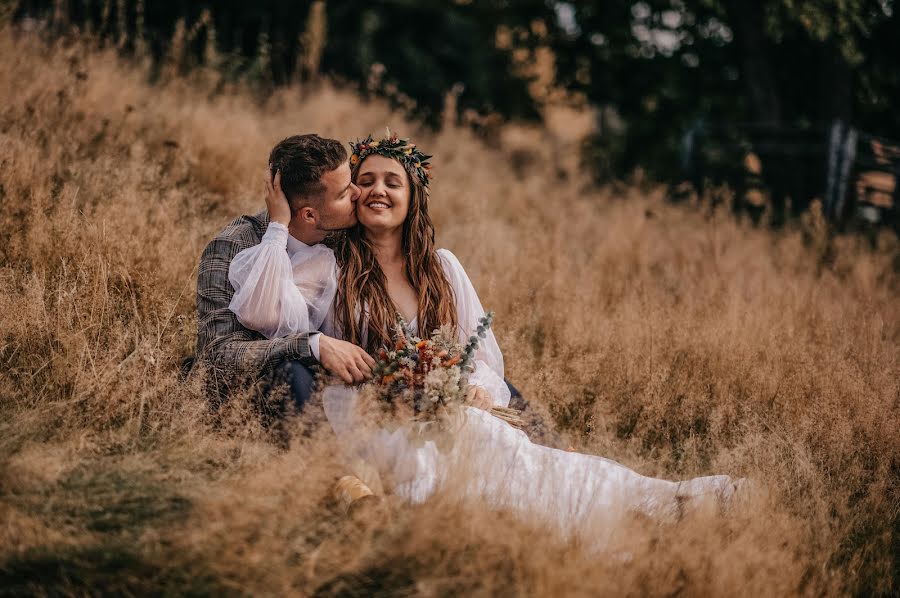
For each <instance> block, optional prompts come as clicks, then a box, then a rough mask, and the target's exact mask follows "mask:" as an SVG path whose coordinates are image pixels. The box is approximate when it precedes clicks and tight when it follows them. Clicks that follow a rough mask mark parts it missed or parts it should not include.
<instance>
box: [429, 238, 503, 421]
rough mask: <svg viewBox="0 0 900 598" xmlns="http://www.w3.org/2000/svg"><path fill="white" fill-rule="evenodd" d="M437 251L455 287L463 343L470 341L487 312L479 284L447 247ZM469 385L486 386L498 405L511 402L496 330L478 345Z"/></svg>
mask: <svg viewBox="0 0 900 598" xmlns="http://www.w3.org/2000/svg"><path fill="white" fill-rule="evenodd" d="M437 254H438V256H439V257H440V259H441V263H442V265H443V266H444V273H445V274H446V275H447V280H448V281H449V282H450V286H451V287H452V288H453V296H454V298H455V301H456V314H457V318H458V320H459V339H460V342H462V343H466V342H468V339H469V337H470V336H471V335H472V334H473V333H474V331H475V328H477V327H478V320H479V318H481V317H482V316H483V315H484V313H485V312H484V308H483V307H482V306H481V301H480V300H479V299H478V294H477V293H476V292H475V287H473V286H472V281H470V280H469V277H468V276H467V275H466V271H465V270H464V269H463V267H462V264H460V263H459V260H458V259H456V256H455V255H453V253H451V252H450V251H448V250H447V249H439V250H438V251H437ZM469 384H472V385H473V386H481V387H482V388H484V389H485V390H486V391H487V392H488V393H489V394H490V395H491V400H492V401H493V403H494V405H496V406H498V407H506V406H507V405H509V387H508V386H506V382H505V381H504V380H503V354H502V353H501V352H500V346H499V345H498V344H497V338H496V337H495V336H494V331H493V330H488V332H487V335H486V336H485V338H483V339H481V342H480V343H479V345H478V350H477V351H476V352H475V370H474V371H473V372H472V374H471V375H470V376H469Z"/></svg>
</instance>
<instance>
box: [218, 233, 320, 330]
mask: <svg viewBox="0 0 900 598" xmlns="http://www.w3.org/2000/svg"><path fill="white" fill-rule="evenodd" d="M287 237H288V229H287V227H286V226H284V225H283V224H280V223H278V222H271V223H269V226H268V229H267V230H266V233H265V235H263V238H262V241H261V242H260V243H259V244H258V245H254V246H253V247H250V248H248V249H245V250H243V251H241V252H239V253H238V254H237V255H235V256H234V259H232V261H231V265H230V266H229V269H228V279H229V281H230V282H231V285H232V286H233V287H234V291H235V292H234V297H233V298H232V299H231V303H230V304H229V306H228V308H229V309H230V310H231V311H232V312H234V314H235V316H236V317H237V319H238V321H239V322H240V323H241V324H243V325H244V326H246V327H247V328H251V329H253V330H257V331H259V332H260V333H262V334H263V335H264V336H265V337H267V338H281V337H285V336H290V335H292V334H296V333H298V332H312V331H315V330H318V328H319V326H320V325H321V324H322V320H323V319H324V317H325V314H326V313H327V311H328V306H329V305H330V304H331V300H332V299H333V297H334V289H335V286H336V277H335V273H334V254H333V253H332V252H331V250H330V249H328V248H326V247H324V246H314V247H311V248H310V251H309V252H304V255H295V256H294V257H290V256H288V253H287V250H286V247H287Z"/></svg>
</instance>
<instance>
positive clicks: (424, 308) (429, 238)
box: [332, 161, 457, 353]
mask: <svg viewBox="0 0 900 598" xmlns="http://www.w3.org/2000/svg"><path fill="white" fill-rule="evenodd" d="M362 162H363V161H360V162H359V163H358V164H356V166H355V167H354V168H353V182H354V183H355V182H356V177H357V175H358V174H359V169H360V166H362ZM406 176H407V180H409V184H410V201H409V213H408V214H407V215H406V220H404V222H403V236H402V244H403V254H404V255H405V256H406V266H405V268H404V270H405V272H406V278H407V279H408V280H409V282H410V284H411V285H412V287H413V289H414V290H415V291H416V294H417V295H418V297H419V302H418V303H419V304H418V310H417V313H416V316H417V319H418V329H419V335H420V336H423V337H424V336H427V335H429V334H430V333H431V331H432V330H434V329H435V328H439V327H441V326H443V325H445V324H450V325H451V326H453V327H454V328H456V326H457V316H456V307H455V304H454V298H453V290H452V289H451V287H450V283H449V282H448V281H447V277H446V276H445V275H444V269H443V268H442V267H441V263H440V258H439V257H438V256H437V253H435V248H434V225H433V224H432V222H431V217H430V216H429V215H428V195H427V192H426V190H425V187H424V186H423V185H422V183H421V182H420V181H419V180H418V178H417V177H416V176H412V175H410V173H409V172H408V171H407V175H406ZM332 243H333V246H334V254H335V257H336V259H337V264H338V266H339V267H340V276H339V277H338V286H337V294H336V296H335V302H334V311H335V314H334V315H335V322H336V324H337V325H338V326H339V327H340V329H341V331H342V333H343V337H344V340H346V341H349V342H351V343H354V344H356V345H362V338H363V326H366V327H367V329H368V331H367V334H366V335H365V336H366V345H365V347H364V348H365V349H366V351H368V352H369V353H374V352H375V351H377V350H378V349H379V348H381V347H385V346H387V347H389V346H391V345H393V342H394V331H395V324H396V322H397V308H396V306H395V305H394V302H393V301H392V300H391V297H390V295H388V291H387V280H386V278H385V276H384V272H382V271H381V267H380V266H379V265H378V260H376V259H375V253H374V251H373V250H372V244H371V242H370V241H369V240H368V239H367V238H366V236H365V229H364V228H363V227H362V225H361V224H357V225H356V226H354V227H353V228H351V229H349V230H347V231H344V232H342V233H339V234H338V235H337V236H336V238H335V239H334V240H333V241H332Z"/></svg>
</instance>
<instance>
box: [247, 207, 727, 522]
mask: <svg viewBox="0 0 900 598" xmlns="http://www.w3.org/2000/svg"><path fill="white" fill-rule="evenodd" d="M282 228H283V227H282ZM272 230H273V225H270V226H269V231H267V233H266V237H270V233H272ZM286 232H287V231H286V229H284V231H283V234H286ZM283 234H282V232H281V231H277V232H275V233H272V234H271V237H273V238H274V237H276V235H282V236H281V237H278V240H277V241H276V242H273V239H272V238H269V239H268V242H267V241H266V238H264V242H263V243H261V244H260V245H257V246H255V247H251V248H249V249H245V250H244V251H242V252H240V253H239V254H238V255H237V256H236V257H235V262H237V265H235V262H233V263H232V267H231V271H230V276H231V280H232V284H234V285H235V288H238V286H241V287H242V289H243V288H244V286H245V283H246V281H254V284H264V285H266V286H267V287H270V288H269V289H268V292H266V293H262V292H255V293H251V292H249V291H244V292H241V293H240V294H238V293H236V294H235V298H236V300H235V301H232V304H231V306H230V307H231V309H232V310H233V311H234V312H235V313H236V314H237V316H238V318H239V319H240V321H241V322H245V321H251V320H253V319H256V320H262V321H266V322H267V323H269V326H268V330H269V331H271V330H273V329H274V330H276V331H277V332H278V333H279V334H291V333H295V332H301V331H309V329H297V328H294V327H293V323H296V322H304V321H309V322H315V319H314V318H312V317H311V314H312V313H313V312H315V313H320V312H321V311H322V309H323V307H322V303H321V301H322V300H323V299H322V297H321V294H320V293H317V294H316V295H315V297H314V298H313V300H312V301H310V299H309V297H307V298H305V299H304V298H303V297H300V295H302V294H303V292H302V291H297V289H307V288H314V289H319V288H325V289H328V288H333V286H332V285H330V284H311V283H310V281H309V280H308V276H309V275H310V273H312V276H318V275H319V274H321V272H322V269H315V270H309V271H305V270H304V269H303V268H291V267H289V266H290V265H291V261H290V260H289V257H290V256H289V254H288V252H286V251H284V248H285V246H284V243H285V240H284V239H283ZM264 244H266V245H268V246H267V247H263V245H264ZM273 247H275V248H280V250H279V251H275V250H273ZM437 253H438V255H439V256H440V259H441V264H442V265H443V267H444V272H445V273H446V275H447V278H448V280H449V282H450V284H451V286H452V288H453V293H454V297H455V301H456V308H457V313H458V316H459V329H460V340H463V341H464V340H465V337H467V336H468V335H469V334H470V333H471V331H472V330H474V329H475V327H476V326H477V321H478V318H480V317H481V316H482V315H483V313H484V310H483V309H482V306H481V302H480V301H479V299H478V296H477V295H476V293H475V289H474V287H473V286H472V283H471V282H470V280H469V278H468V276H466V273H465V271H464V270H463V268H462V266H461V265H460V263H459V261H458V260H457V259H456V257H455V256H454V255H453V254H452V253H451V252H449V251H447V250H446V249H441V250H438V252H437ZM332 272H333V270H332ZM320 282H321V281H320ZM235 283H237V284H235ZM239 295H240V297H241V299H240V300H237V298H238V296H239ZM326 295H327V294H326ZM273 296H274V297H279V298H280V300H279V301H277V302H271V301H270V302H269V304H268V306H266V305H264V304H262V303H260V298H264V297H273ZM332 296H333V291H332ZM327 299H328V301H330V297H327ZM305 311H307V312H308V313H306V314H305V313H304V312H305ZM263 313H265V314H267V315H265V316H264V317H261V316H260V315H259V314H263ZM246 314H255V316H254V317H253V318H248V317H245V316H246ZM410 327H411V328H414V327H415V321H413V322H412V323H411V324H410ZM262 332H263V333H264V334H266V331H262ZM322 332H323V333H326V334H329V335H331V336H337V337H340V334H339V331H338V330H336V329H335V327H334V325H333V322H331V318H330V317H326V318H325V320H324V321H323V323H322ZM267 336H269V335H268V334H267ZM470 383H472V384H475V385H479V386H482V387H484V388H485V389H486V390H487V391H488V392H489V393H490V394H491V397H492V399H493V402H494V404H496V405H499V406H506V405H507V404H508V402H509V390H508V388H507V386H506V384H505V383H504V381H503V357H502V355H501V353H500V349H499V347H498V345H497V341H496V338H495V337H494V335H493V333H489V334H488V336H487V338H486V339H484V341H483V342H482V343H481V345H480V347H479V350H478V353H477V354H476V368H475V371H474V372H473V374H472V376H471V378H470ZM356 400H357V392H356V390H355V389H354V388H352V387H347V386H331V387H328V388H326V389H325V390H324V397H323V401H324V407H325V414H326V416H327V418H328V421H329V423H330V424H331V426H332V428H333V429H334V431H335V433H336V434H337V436H338V438H339V441H340V444H341V447H342V449H343V450H344V452H345V453H346V456H347V457H348V459H349V460H350V461H351V462H359V461H362V462H365V463H366V464H368V466H370V467H373V468H374V469H375V470H376V471H377V472H378V475H379V476H380V481H381V482H382V483H383V485H384V488H385V490H386V491H388V492H390V493H392V494H394V495H397V496H400V497H402V498H404V499H406V500H409V501H410V502H413V503H421V502H424V501H425V500H427V499H428V498H429V497H431V496H432V495H434V494H435V493H436V492H438V491H440V492H441V493H442V494H443V495H457V496H460V497H464V498H465V497H468V498H478V499H480V500H483V501H485V502H487V503H488V504H489V505H491V506H494V507H497V508H504V509H510V510H512V511H513V512H516V513H518V514H520V515H521V516H523V517H525V518H527V520H529V521H534V522H545V523H549V524H551V525H553V526H554V527H555V528H557V529H558V530H560V531H562V532H563V533H566V534H570V533H572V534H578V533H579V532H583V531H584V530H585V529H589V527H587V526H586V525H585V524H586V523H587V522H589V521H594V522H598V521H606V522H608V521H610V518H613V519H616V518H618V517H620V516H621V515H623V514H624V513H625V512H627V511H639V512H643V513H646V514H650V515H653V514H661V513H670V512H673V511H674V510H677V507H678V505H679V504H680V502H682V501H683V499H685V498H688V497H696V496H698V495H709V496H713V497H718V498H728V497H729V496H730V495H731V494H732V493H733V491H734V489H735V485H734V483H733V482H732V480H731V478H730V477H728V476H724V475H720V476H708V477H701V478H695V479H692V480H688V481H684V482H671V481H668V480H663V479H657V478H650V477H646V476H642V475H640V474H638V473H636V472H635V471H632V470H631V469H629V468H627V467H625V466H624V465H621V464H619V463H616V462H615V461H611V460H609V459H604V458H602V457H597V456H593V455H587V454H582V453H576V452H568V451H561V450H558V449H553V448H549V447H545V446H541V445H537V444H534V443H532V442H531V441H530V440H529V439H528V437H527V435H526V434H525V433H524V432H522V431H520V430H517V429H515V428H513V427H512V426H510V425H509V424H507V423H505V422H503V421H502V420H500V419H498V418H496V417H494V416H492V415H490V414H489V413H487V412H486V411H482V410H480V409H476V408H472V407H469V408H467V409H466V418H465V423H464V424H463V426H462V428H461V429H460V430H459V432H458V434H457V436H456V440H455V442H454V443H453V446H452V448H449V449H446V448H445V449H444V451H443V452H442V451H441V450H439V449H438V447H437V446H436V445H435V443H434V442H432V441H426V442H424V443H422V442H415V441H413V440H410V437H409V435H408V434H407V430H405V429H404V428H399V429H395V430H393V431H391V430H387V429H384V428H372V427H371V426H369V425H367V422H363V421H360V420H358V419H357V418H356V415H355V414H356V409H355V403H356ZM590 529H593V530H596V529H597V527H596V526H593V527H590Z"/></svg>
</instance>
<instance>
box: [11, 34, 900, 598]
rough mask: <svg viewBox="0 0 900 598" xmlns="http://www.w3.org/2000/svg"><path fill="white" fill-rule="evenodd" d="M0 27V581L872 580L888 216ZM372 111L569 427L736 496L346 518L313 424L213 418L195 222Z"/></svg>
mask: <svg viewBox="0 0 900 598" xmlns="http://www.w3.org/2000/svg"><path fill="white" fill-rule="evenodd" d="M0 54H2V55H3V56H4V58H3V60H2V61H0V83H2V85H0V331H2V340H0V400H2V403H0V594H5V593H24V592H29V593H37V594H45V593H46V594H57V593H63V594H86V593H91V594H92V593H114V592H115V593H132V594H135V593H149V592H154V593H156V592H163V591H168V592H174V593H186V592H194V593H200V594H204V593H220V592H223V591H227V592H230V593H246V594H263V595H272V594H284V593H296V594H313V593H316V592H319V593H321V594H324V595H327V594H334V593H339V592H352V591H353V590H354V589H355V590H357V591H363V590H364V591H366V592H376V591H382V592H390V593H401V594H402V593H420V594H425V595H434V594H448V593H463V592H465V593H476V594H482V595H492V594H495V593H501V592H502V593H510V594H512V593H514V594H535V595H556V594H561V593H566V594H588V593H591V594H597V593H599V594H609V595H622V594H631V595H635V594H651V595H663V594H666V595H668V594H674V593H679V592H680V593H685V594H692V595H709V594H718V595H722V594H735V595H750V596H760V595H785V594H810V595H821V594H830V595H833V594H844V593H857V594H868V593H882V594H890V593H892V592H896V591H898V590H900V571H898V567H900V565H898V558H900V557H898V552H900V547H898V541H900V540H898V536H900V532H898V521H900V519H898V510H900V506H898V505H900V490H898V477H900V434H898V430H900V405H898V401H900V394H898V393H900V343H898V340H900V302H898V299H897V297H898V290H900V284H898V277H897V271H898V261H897V255H898V246H897V242H896V240H895V239H891V238H889V237H887V236H886V237H884V238H882V239H880V247H879V248H878V249H877V250H875V251H871V250H869V249H868V248H866V247H863V246H862V245H861V244H859V243H858V242H857V241H856V240H855V239H852V238H837V239H833V240H829V239H828V237H827V235H826V234H825V232H824V230H823V226H822V223H821V220H820V219H818V218H816V217H815V216H812V217H810V218H808V220H807V221H806V222H804V223H803V224H802V225H798V226H797V227H796V229H792V230H787V231H783V232H779V233H777V234H775V233H771V232H769V231H763V230H756V229H753V228H751V227H749V226H747V225H744V224H741V223H737V222H735V221H733V220H732V219H731V218H730V217H729V216H728V215H727V214H726V213H724V210H716V209H711V208H709V207H708V206H704V205H694V206H681V207H678V206H672V205H668V204H666V203H664V202H663V201H662V200H661V198H660V193H659V192H658V191H657V190H654V189H650V190H643V191H642V190H639V189H629V190H627V191H625V192H613V191H602V190H601V191H597V190H592V189H590V188H589V187H588V186H587V185H586V184H585V182H584V181H583V180H580V179H579V178H578V177H570V178H569V179H568V180H565V181H563V180H559V179H557V178H556V176H555V173H556V169H555V168H552V167H550V166H545V165H549V164H551V163H555V160H551V159H550V157H548V156H544V155H542V154H541V153H540V151H541V150H539V149H538V150H535V153H534V154H533V155H532V156H531V158H530V159H529V160H525V161H522V160H519V159H517V160H516V161H511V160H510V159H509V158H508V156H507V154H505V153H504V150H503V149H502V148H500V149H495V150H491V149H485V148H484V147H483V146H482V145H480V144H479V143H478V142H477V141H476V140H475V139H474V138H473V137H472V136H471V135H470V134H468V133H467V132H465V131H463V130H459V129H450V130H446V131H444V132H443V133H440V134H437V135H436V134H430V133H425V132H421V131H419V130H418V128H417V126H416V125H415V124H413V123H410V122H407V121H405V120H404V118H403V116H402V115H399V114H392V113H391V112H390V111H389V109H388V108H387V107H386V106H385V105H383V104H381V103H377V102H371V103H363V102H361V101H360V100H359V99H357V98H356V96H354V95H353V94H352V93H350V92H344V91H337V90H335V89H332V88H331V87H328V86H327V85H326V86H323V87H320V88H318V89H316V90H313V91H309V90H307V91H305V92H304V93H303V94H301V93H300V91H299V90H297V89H287V90H283V91H280V92H277V93H275V94H274V95H273V96H272V97H271V98H268V99H267V100H266V101H264V102H262V101H260V100H259V98H257V97H254V95H253V94H252V93H250V92H249V91H246V90H241V89H226V90H225V91H224V92H221V93H217V94H211V93H210V92H209V89H211V87H210V82H209V81H204V80H202V77H199V76H198V77H197V79H196V80H184V79H174V80H170V81H168V82H166V83H162V84H159V85H157V86H155V87H150V86H148V85H147V84H146V83H145V79H144V76H143V75H142V73H141V70H140V69H139V68H136V67H134V66H129V65H125V64H123V63H121V62H120V61H118V60H117V59H116V58H115V57H114V56H113V55H111V54H109V53H106V52H102V51H98V50H90V49H87V48H86V46H84V45H82V44H81V43H80V42H70V43H68V44H60V45H58V46H54V47H47V46H45V45H43V44H41V43H39V42H37V41H35V40H34V39H32V38H30V37H22V38H20V39H17V38H16V36H15V35H14V34H13V33H12V32H11V31H9V30H3V31H0ZM204 77H206V78H207V79H208V78H209V75H208V74H207V75H204ZM385 124H390V125H392V126H393V127H395V128H397V129H400V130H401V131H403V132H406V133H412V134H413V135H415V136H416V137H417V138H418V140H419V142H420V144H421V145H422V146H423V147H426V148H428V149H429V150H433V152H434V153H435V154H436V156H437V158H436V160H437V162H436V169H437V170H436V173H437V177H438V178H437V180H436V184H435V193H434V197H433V207H434V212H435V216H436V220H437V224H438V227H439V237H440V239H439V240H440V243H441V244H442V245H444V246H446V247H449V248H451V249H452V250H453V251H454V252H455V253H456V254H457V255H458V256H459V257H460V259H461V261H462V262H463V264H465V265H466V267H467V269H468V271H469V273H470V275H471V276H472V278H473V280H474V281H475V283H476V286H477V288H478V289H479V291H480V292H481V294H482V299H483V302H484V304H485V305H486V306H489V307H490V308H491V309H493V310H494V311H496V312H497V320H496V322H497V325H496V327H497V331H498V336H499V340H500V343H501V346H502V347H503V348H504V349H505V354H506V358H507V363H508V376H509V377H510V378H511V379H512V380H513V381H514V382H515V383H517V385H518V386H520V387H521V389H522V390H523V392H524V393H525V394H526V396H527V397H529V399H530V400H531V402H532V403H533V404H535V405H536V406H538V407H539V408H541V409H543V410H545V411H546V412H547V413H548V416H549V417H550V418H551V420H552V421H553V422H555V424H556V425H557V426H558V427H559V429H560V430H561V433H562V434H563V435H564V436H565V437H566V438H567V440H568V441H570V442H572V443H573V444H575V445H576V446H578V447H579V448H580V449H582V450H585V451H589V452H594V453H597V454H602V455H605V456H609V457H611V458H614V459H617V460H620V461H622V462H624V463H626V464H628V465H629V466H631V467H633V468H635V469H637V470H639V471H641V472H642V473H646V474H650V475H658V476H665V477H670V478H680V477H687V476H693V475H698V474H707V473H729V474H732V475H740V476H748V477H750V478H753V479H754V480H756V481H757V482H758V484H759V486H760V488H761V489H762V491H761V492H760V493H759V495H758V496H755V497H754V498H753V500H752V501H750V502H749V503H747V504H746V505H744V507H743V508H742V509H741V510H739V511H738V512H734V513H732V514H730V515H727V516H724V515H722V514H720V513H716V512H698V513H694V514H692V515H690V516H687V517H685V518H684V519H682V520H680V521H678V522H651V521H642V520H630V521H621V522H617V523H616V526H615V529H614V530H613V532H614V533H613V540H612V541H611V549H610V551H609V552H608V553H604V554H596V553H590V552H587V551H585V550H582V549H581V548H580V547H579V546H577V545H576V544H573V543H567V542H564V541H562V540H554V539H552V538H548V536H547V534H546V533H545V532H544V531H542V530H540V529H534V528H532V527H529V526H528V525H527V524H525V523H522V522H515V521H513V520H511V519H509V518H508V517H506V516H505V515H503V514H492V513H485V512H484V509H481V508H478V506H477V505H475V506H472V505H469V506H465V505H453V504H449V503H447V502H444V501H441V500H436V501H435V502H434V503H433V504H430V505H425V506H423V507H417V508H408V507H402V506H396V505H393V506H389V507H387V508H386V510H385V512H384V513H382V514H381V515H380V516H377V517H376V516H373V517H372V518H371V521H370V522H369V523H366V524H357V523H354V522H353V521H350V520H347V519H345V518H342V517H340V516H338V515H336V513H335V511H334V509H333V508H332V507H331V506H330V505H329V504H328V502H327V500H325V499H326V496H327V494H328V492H327V490H328V487H329V485H330V484H331V482H332V481H333V479H334V477H335V475H336V474H337V473H339V472H338V471H337V469H336V467H335V466H334V464H333V463H332V459H331V458H330V457H329V456H328V455H329V454H330V452H329V447H330V442H331V439H330V437H329V436H328V434H327V433H322V434H319V435H314V436H313V437H311V438H308V439H302V440H301V439H299V438H300V437H299V436H298V437H297V438H298V439H297V440H296V441H295V442H294V444H293V445H292V446H291V447H290V449H288V450H280V449H278V448H277V447H276V446H275V445H274V444H273V443H272V442H270V441H269V440H268V439H267V436H266V432H265V431H264V430H262V429H261V428H260V425H259V423H258V421H257V419H256V418H255V417H254V416H253V415H252V414H251V413H249V411H248V410H247V409H246V407H245V406H244V405H243V403H242V402H241V401H240V400H239V399H236V400H234V401H232V403H231V404H230V405H229V406H228V408H227V409H226V411H225V413H224V414H223V415H222V417H221V418H219V419H218V420H216V421H213V420H212V418H211V417H210V416H209V412H208V409H207V406H206V403H205V400H204V398H203V396H202V393H201V391H200V388H199V386H198V385H197V384H196V383H190V384H182V383H180V382H179V381H178V378H177V365H178V360H179V358H180V357H181V356H182V355H184V354H186V353H188V352H189V351H190V350H191V349H192V346H193V342H194V333H195V316H194V303H193V292H194V278H195V270H194V268H195V265H196V261H197V258H198V256H199V254H200V251H201V249H202V247H203V245H204V244H205V242H206V241H207V240H208V239H209V238H210V237H211V236H212V235H213V234H214V233H215V232H216V231H217V230H218V229H219V228H221V227H222V226H223V225H224V224H225V223H226V222H227V221H228V220H230V219H231V218H232V217H234V216H235V215H237V214H240V213H252V212H255V211H257V210H258V209H260V208H261V206H262V201H261V194H260V193H259V191H260V189H259V187H260V186H261V185H260V183H259V178H260V169H261V168H262V167H263V166H264V160H265V157H266V156H267V154H268V150H269V148H270V147H271V146H272V144H273V143H274V142H276V141H277V140H278V139H280V138H282V137H284V136H286V135H288V134H290V133H294V132H301V131H310V130H315V131H317V132H319V133H321V134H324V135H329V136H334V137H337V138H341V139H349V138H355V137H357V136H361V135H363V134H365V133H367V132H369V131H378V130H381V128H382V127H383V126H384V125H385ZM516 155H517V156H519V158H521V155H522V153H521V150H517V154H516ZM517 165H518V166H517Z"/></svg>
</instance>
